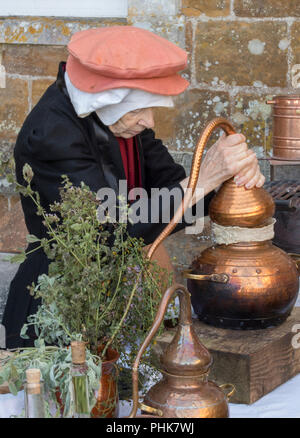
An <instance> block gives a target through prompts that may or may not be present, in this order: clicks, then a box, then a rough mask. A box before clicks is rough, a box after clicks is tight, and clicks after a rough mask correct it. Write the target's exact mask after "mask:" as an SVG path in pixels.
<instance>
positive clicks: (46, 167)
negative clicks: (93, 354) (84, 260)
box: [2, 63, 212, 348]
mask: <svg viewBox="0 0 300 438" xmlns="http://www.w3.org/2000/svg"><path fill="white" fill-rule="evenodd" d="M137 145H138V150H139V157H140V166H141V177H142V186H143V188H145V189H146V191H147V192H148V193H149V195H150V191H151V188H152V187H153V188H154V187H156V188H162V187H167V188H173V187H180V185H179V182H180V181H181V180H182V179H184V178H185V176H186V174H185V171H184V169H183V167H182V166H180V165H179V164H177V163H175V162H174V160H173V158H172V157H171V155H170V154H169V152H168V150H167V148H166V147H165V146H164V145H163V144H162V142H161V140H158V139H156V138H155V135H154V132H153V131H152V130H151V129H145V130H144V131H143V132H142V133H141V134H139V135H138V136H137ZM14 158H15V162H16V177H17V180H18V182H19V183H20V184H23V185H25V182H24V180H23V174H22V170H23V166H24V164H25V163H28V164H29V165H30V166H31V167H32V169H33V172H34V178H33V180H32V184H31V185H32V188H33V190H35V191H38V192H39V195H40V199H41V204H42V205H43V207H44V208H45V209H47V210H49V205H50V204H52V203H53V202H54V201H58V200H59V188H60V186H61V182H62V180H61V175H63V174H65V175H68V177H69V178H70V180H71V182H72V183H73V184H74V185H76V186H79V185H80V183H81V181H83V182H84V183H85V184H87V185H88V186H89V187H90V189H91V190H92V191H94V192H97V191H98V190H99V188H102V187H112V188H113V189H114V190H115V191H117V187H118V181H119V180H120V179H123V180H125V179H126V177H125V172H124V168H123V163H122V157H121V153H120V149H119V143H118V141H117V139H116V138H115V137H114V135H113V134H112V133H111V131H110V130H109V129H108V128H107V127H106V126H105V125H103V124H102V123H101V121H100V120H99V118H98V117H97V115H96V114H95V113H92V114H91V115H90V116H88V117H85V118H79V117H78V116H77V115H76V113H75V111H74V108H73V105H72V103H71V101H70V99H69V96H68V93H67V90H66V87H65V83H64V63H61V64H60V66H59V72H58V76H57V80H56V81H55V82H54V83H53V84H52V85H51V86H50V87H49V88H48V89H47V90H46V92H45V94H44V95H43V96H42V97H41V99H40V101H39V102H38V103H37V105H36V106H35V107H34V108H33V110H32V111H31V112H30V114H29V115H28V117H27V118H26V120H25V122H24V124H23V127H22V129H21V130H20V133H19V135H18V138H17V141H16V145H15V149H14ZM211 195H212V194H209V195H207V196H206V197H205V212H204V214H207V209H208V203H209V200H210V198H211ZM21 202H22V208H23V211H24V216H25V222H26V226H27V229H28V232H29V233H30V234H34V235H36V236H38V237H39V238H42V237H45V236H46V229H45V227H44V226H43V224H42V218H41V217H40V216H37V214H36V209H35V207H34V205H33V203H32V201H31V200H30V198H28V197H26V198H24V197H21ZM145 202H148V203H149V205H148V207H149V211H150V200H149V201H148V200H147V201H145ZM171 207H172V206H171ZM163 208H164V206H163V205H161V209H163ZM165 226H166V224H163V223H158V224H157V223H156V224H151V223H149V224H144V223H137V224H128V231H129V233H130V234H131V235H132V236H136V237H143V238H144V241H145V243H146V244H149V243H151V242H153V241H154V240H155V238H156V237H157V236H158V235H159V234H160V232H161V231H162V230H163V228H164V227H165ZM184 226H185V224H184V223H183V224H180V225H178V226H177V228H176V230H175V231H178V230H179V229H181V228H183V227H184ZM32 248H33V245H32V244H30V245H29V246H28V248H27V250H26V252H28V251H30V250H31V249H32ZM48 265H49V260H48V259H47V257H46V255H45V254H44V252H43V251H41V250H38V251H35V252H32V253H31V254H30V255H28V257H27V259H26V260H25V262H23V263H22V264H21V265H20V267H19V270H18V272H17V273H16V276H15V278H14V279H13V281H12V282H11V285H10V290H9V295H8V300H7V304H6V308H5V312H4V316H3V321H2V323H3V324H4V326H5V328H6V346H7V348H16V347H24V346H31V345H32V343H33V338H34V334H33V333H31V335H30V336H31V339H29V340H24V339H21V338H20V336H19V334H20V330H21V328H22V326H23V324H24V323H25V322H26V321H27V317H28V316H29V315H31V314H33V313H35V312H36V311H37V308H38V305H39V304H40V301H39V300H36V299H34V298H33V297H32V296H30V294H29V291H28V289H27V285H31V284H32V282H34V283H36V282H37V278H38V276H39V275H41V274H43V273H47V272H48Z"/></svg>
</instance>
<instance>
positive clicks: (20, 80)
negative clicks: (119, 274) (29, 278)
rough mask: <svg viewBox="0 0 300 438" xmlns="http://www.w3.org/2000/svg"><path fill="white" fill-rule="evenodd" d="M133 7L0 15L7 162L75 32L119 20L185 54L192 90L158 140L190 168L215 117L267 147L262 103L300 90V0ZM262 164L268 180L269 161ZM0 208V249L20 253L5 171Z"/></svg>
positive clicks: (2, 139) (21, 231)
mask: <svg viewBox="0 0 300 438" xmlns="http://www.w3.org/2000/svg"><path fill="white" fill-rule="evenodd" d="M128 6H129V8H128V17H127V19H124V18H120V19H117V18H114V19H102V20H101V19H100V20H99V19H76V18H74V17H72V16H70V17H67V18H62V19H57V18H53V17H47V18H45V17H9V18H4V17H2V18H1V17H0V61H1V62H0V64H2V70H3V68H4V69H5V71H6V76H5V80H6V81H5V82H6V83H5V84H3V80H2V82H1V81H0V83H1V85H2V86H4V85H5V87H4V88H0V152H2V156H4V158H5V160H7V159H8V158H9V156H10V155H11V152H12V149H13V145H14V141H15V138H16V135H17V134H18V131H19V129H20V127H21V125H22V123H23V121H24V119H25V117H26V115H27V114H28V113H29V112H30V110H31V109H32V108H33V106H34V105H35V104H36V102H37V101H38V99H39V98H40V96H41V95H42V93H43V92H44V91H45V89H46V88H47V87H48V86H49V85H50V84H51V83H52V82H53V81H54V80H55V77H56V72H57V65H58V62H59V61H61V60H65V59H66V57H67V51H66V44H67V42H68V41H69V39H70V37H71V35H72V34H73V33H74V32H76V31H78V30H82V29H86V28H89V27H97V26H111V25H116V24H117V25H126V24H129V25H135V26H139V27H143V28H146V29H148V30H152V31H154V32H156V33H158V34H159V35H161V36H164V37H166V38H168V39H169V40H171V41H173V42H174V43H176V44H178V45H179V46H181V47H183V48H185V49H186V50H187V51H188V53H189V65H188V68H187V69H186V71H185V72H184V75H185V77H186V78H187V79H189V81H190V83H191V85H190V87H189V89H188V90H187V91H186V92H185V93H184V94H183V95H181V96H180V97H177V98H176V99H175V104H176V106H175V108H174V109H168V110H166V109H159V110H157V111H156V125H157V129H156V131H157V136H159V137H161V138H162V139H163V140H164V142H165V144H166V145H167V146H168V147H169V150H170V151H171V153H172V154H173V155H174V157H175V159H176V160H177V161H178V162H181V163H183V164H184V166H185V168H186V169H187V171H188V170H189V168H190V164H191V158H192V154H193V149H194V147H195V144H196V141H197V139H198V137H199V133H200V131H201V129H202V128H203V126H204V125H205V123H206V122H207V121H209V120H210V119H212V118H213V117H216V116H224V117H227V118H229V119H231V120H232V122H233V123H234V124H235V126H236V127H237V128H238V129H239V130H241V131H242V132H243V133H245V134H246V136H247V138H248V142H249V145H250V146H251V147H252V148H254V149H255V151H256V152H257V153H258V155H259V157H263V156H265V155H266V154H268V153H271V128H272V123H271V108H270V106H269V105H267V104H266V100H267V99H269V98H271V97H272V96H274V95H276V94H283V93H289V92H292V91H295V87H297V83H296V82H295V76H294V78H293V75H295V74H296V73H297V71H298V70H297V69H298V67H299V68H300V66H299V64H300V3H299V2H298V1H286V2H283V1H279V0H251V1H249V0H160V1H159V0H146V1H145V0H128ZM70 14H71V11H70ZM3 66H4V67H3ZM0 67H1V66H0ZM299 86H300V81H299ZM214 138H216V137H214ZM261 165H262V170H263V171H264V173H265V174H266V175H267V177H268V175H269V167H268V164H267V162H266V161H261ZM0 207H1V216H0V251H7V252H12V251H17V250H18V248H20V247H21V246H23V245H24V242H25V241H24V236H25V233H26V229H25V226H24V222H23V221H22V212H21V210H20V205H19V203H18V202H17V198H16V197H15V195H14V193H13V190H12V187H10V185H9V184H8V183H7V180H6V178H5V174H2V175H0ZM172 239H173V241H172V242H173V243H174V242H175V243H176V245H175V246H176V248H177V249H178V248H182V250H183V251H180V253H182V254H184V246H185V242H186V241H185V239H193V237H191V236H188V237H186V236H182V238H180V237H179V236H178V237H176V236H172ZM176 239H177V240H176ZM194 239H196V237H194ZM177 241H178V242H177ZM195 242H196V241H195ZM177 243H178V245H177ZM180 245H181V246H180ZM194 247H196V245H194ZM195 251H196V249H195ZM190 255H191V254H190ZM184 262H185V260H184V259H183V260H182V263H184Z"/></svg>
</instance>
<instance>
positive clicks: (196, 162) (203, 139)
mask: <svg viewBox="0 0 300 438" xmlns="http://www.w3.org/2000/svg"><path fill="white" fill-rule="evenodd" d="M216 128H222V129H223V130H224V132H225V133H226V134H227V135H230V134H235V133H236V131H235V129H234V127H233V126H232V124H231V123H230V122H229V121H228V120H226V119H224V118H223V117H217V118H215V119H213V120H211V121H210V122H209V123H208V124H207V125H206V126H205V128H204V129H203V131H202V134H201V136H200V138H199V140H198V143H197V145H196V149H195V152H194V156H193V162H192V167H191V173H190V178H189V182H188V186H187V194H186V195H185V196H184V198H183V200H182V202H181V205H180V206H179V208H178V209H177V211H176V213H175V214H174V216H173V218H172V220H171V221H170V223H169V224H168V225H167V226H166V228H165V229H164V230H163V231H162V232H161V233H160V235H159V236H158V237H157V238H156V240H155V241H154V242H153V243H152V245H151V247H150V249H149V251H148V253H147V256H148V257H149V259H151V257H152V256H153V254H154V252H155V250H156V249H157V247H158V246H159V245H160V244H161V243H162V242H163V240H165V239H166V238H167V237H168V236H169V235H170V234H171V233H172V231H173V230H174V228H175V227H176V225H177V224H178V222H179V221H180V219H181V218H182V217H183V215H184V213H185V211H186V210H187V208H188V206H189V203H190V200H191V199H192V196H193V194H194V192H195V189H196V185H197V181H198V176H199V171H200V164H201V159H202V154H203V151H204V148H205V146H206V144H207V141H208V140H209V137H210V136H211V134H212V132H213V131H214V130H215V129H216Z"/></svg>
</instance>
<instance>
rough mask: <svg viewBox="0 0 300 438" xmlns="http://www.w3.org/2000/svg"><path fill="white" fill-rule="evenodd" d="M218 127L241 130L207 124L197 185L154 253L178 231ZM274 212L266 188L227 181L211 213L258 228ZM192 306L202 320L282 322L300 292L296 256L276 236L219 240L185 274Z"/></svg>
mask: <svg viewBox="0 0 300 438" xmlns="http://www.w3.org/2000/svg"><path fill="white" fill-rule="evenodd" d="M216 127H221V128H222V129H223V130H224V131H225V133H226V134H227V135H229V134H233V133H235V130H234V128H233V126H232V125H231V123H229V122H228V121H227V120H226V119H223V118H217V119H214V120H212V121H211V122H210V123H208V125H207V126H206V127H205V129H204V131H203V133H202V135H201V137H200V139H199V141H198V144H197V146H196V149H195V153H194V159H193V163H192V170H191V176H190V180H189V184H188V187H190V188H191V189H192V190H191V191H190V193H189V197H188V199H187V200H185V199H184V200H183V202H182V206H181V207H180V208H179V209H178V210H177V212H176V213H175V216H174V218H173V219H172V221H171V222H170V224H168V226H167V227H166V228H165V230H163V232H162V233H161V234H160V236H159V237H158V238H157V239H156V241H155V242H154V243H153V245H152V247H151V250H150V252H149V255H150V256H151V254H152V253H153V252H154V251H155V248H156V247H157V246H158V245H159V244H160V243H161V242H162V241H163V240H164V239H165V238H166V237H167V236H168V235H169V234H170V233H171V232H172V231H173V229H174V228H175V226H176V223H177V222H178V220H179V218H181V217H182V215H183V214H184V211H185V209H186V208H187V207H186V206H187V205H188V202H189V200H190V199H191V197H192V193H193V192H194V190H195V187H196V183H197V179H198V175H199V169H200V161H201V157H202V152H203V149H204V147H205V145H206V143H207V141H208V139H209V137H210V135H211V133H212V132H213V130H214V129H215V128H216ZM273 214H274V201H273V199H272V196H271V195H270V194H269V193H268V192H267V191H265V190H264V189H263V188H257V187H254V188H252V189H249V190H247V189H245V187H244V186H241V187H238V186H237V185H236V184H235V183H234V181H233V179H232V178H231V179H230V180H228V181H226V182H225V183H223V184H222V186H221V188H220V189H219V191H218V192H217V194H216V195H215V196H214V197H213V199H212V200H211V203H210V206H209V215H210V217H211V220H212V221H213V222H215V223H216V224H219V225H221V226H224V227H233V226H238V227H241V228H245V227H246V228H247V229H254V228H258V229H259V228H262V227H263V226H265V225H266V224H267V223H268V221H269V220H270V218H271V217H272V216H273ZM185 277H186V278H187V279H188V281H187V286H188V289H189V291H190V292H191V300H192V305H193V308H194V310H195V313H196V314H197V315H198V317H199V319H201V320H204V321H205V322H207V323H209V324H212V325H215V326H219V327H224V328H232V329H257V328H265V327H270V326H273V325H278V324H280V323H282V322H283V321H284V320H285V319H286V318H287V317H288V315H289V314H290V312H291V310H292V308H293V306H294V304H295V301H296V299H297V295H298V289H299V275H298V271H297V266H296V263H295V262H294V260H292V258H291V257H290V256H289V255H288V254H286V253H285V252H284V251H283V250H281V249H279V248H277V247H275V246H273V245H272V242H271V240H265V241H260V242H256V241H251V242H237V243H232V244H222V245H215V246H212V247H211V248H208V249H206V250H205V251H203V252H202V254H201V255H200V256H199V257H197V258H196V259H195V260H194V261H193V262H192V265H191V267H190V269H189V270H188V272H187V273H185Z"/></svg>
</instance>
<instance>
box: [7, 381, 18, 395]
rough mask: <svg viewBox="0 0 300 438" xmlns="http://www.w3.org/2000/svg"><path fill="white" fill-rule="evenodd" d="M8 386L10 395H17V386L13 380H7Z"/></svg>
mask: <svg viewBox="0 0 300 438" xmlns="http://www.w3.org/2000/svg"><path fill="white" fill-rule="evenodd" d="M8 388H9V391H10V392H11V393H12V395H18V390H17V387H16V385H15V384H14V383H13V382H9V384H8Z"/></svg>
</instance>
